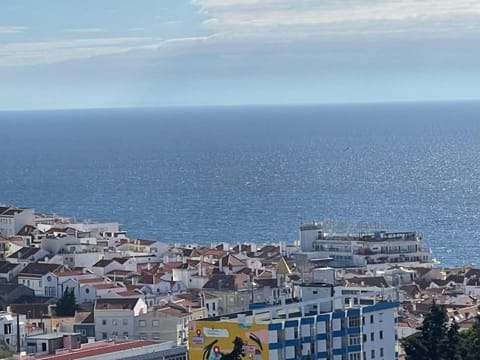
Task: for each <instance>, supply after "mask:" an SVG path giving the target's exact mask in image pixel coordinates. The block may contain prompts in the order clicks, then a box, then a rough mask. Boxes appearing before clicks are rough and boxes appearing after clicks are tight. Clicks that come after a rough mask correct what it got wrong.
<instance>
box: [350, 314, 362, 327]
mask: <svg viewBox="0 0 480 360" xmlns="http://www.w3.org/2000/svg"><path fill="white" fill-rule="evenodd" d="M359 326H360V316H352V317H349V318H348V327H351V328H352V327H359Z"/></svg>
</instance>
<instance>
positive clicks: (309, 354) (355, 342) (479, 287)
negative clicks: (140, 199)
mask: <svg viewBox="0 0 480 360" xmlns="http://www.w3.org/2000/svg"><path fill="white" fill-rule="evenodd" d="M299 230H300V231H299V237H298V239H295V240H293V241H291V242H280V243H278V244H273V243H272V244H265V245H260V244H256V243H236V244H229V243H219V244H212V245H210V246H205V245H193V244H167V243H163V242H160V241H156V240H147V239H138V238H135V237H131V236H129V234H128V233H127V231H125V230H122V229H120V225H119V223H117V222H93V221H82V222H78V221H76V220H75V219H74V218H70V217H63V216H57V215H55V214H41V213H35V211H34V209H31V208H18V207H14V206H6V205H0V308H1V312H0V342H1V351H2V352H3V353H5V354H7V355H5V356H2V357H8V356H11V357H16V358H22V359H23V358H25V359H27V358H28V359H31V360H34V359H49V360H50V359H51V360H54V359H58V360H60V359H93V358H97V357H98V356H102V357H105V359H145V360H150V359H169V360H181V359H187V358H190V359H202V360H206V359H208V360H210V359H221V358H222V355H224V354H226V353H227V352H228V353H229V354H231V355H232V357H231V358H235V357H234V356H235V354H242V355H243V356H247V358H248V359H283V360H289V359H332V360H344V359H347V360H359V359H377V360H378V359H385V360H392V359H401V358H402V357H403V350H402V348H401V346H400V343H399V340H400V339H402V338H406V337H408V336H410V335H412V334H414V333H416V332H418V328H419V327H420V326H421V324H422V321H423V318H424V316H425V314H426V313H427V312H428V311H429V309H430V308H431V306H432V304H433V303H436V304H440V305H444V306H445V307H446V309H447V312H448V316H449V317H450V318H451V319H455V321H456V322H457V323H458V324H459V326H460V327H461V328H469V327H471V326H472V324H473V323H474V322H475V319H476V317H477V314H478V298H479V295H480V270H479V269H476V268H474V267H473V266H462V267H457V268H448V269H447V268H442V267H441V266H439V264H438V263H436V262H435V261H434V260H433V259H432V257H431V252H430V250H429V249H428V248H427V247H426V246H425V245H424V243H423V239H422V237H421V236H420V235H419V234H417V233H415V232H387V231H385V230H382V229H379V228H376V229H374V230H370V229H368V227H367V226H365V227H353V230H352V229H349V230H348V231H344V232H339V231H336V230H335V229H333V228H332V227H331V225H330V224H327V223H326V222H312V223H308V224H302V225H300V229H299Z"/></svg>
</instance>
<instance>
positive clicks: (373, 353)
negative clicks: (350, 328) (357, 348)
mask: <svg viewBox="0 0 480 360" xmlns="http://www.w3.org/2000/svg"><path fill="white" fill-rule="evenodd" d="M371 358H372V359H375V350H372V356H371Z"/></svg>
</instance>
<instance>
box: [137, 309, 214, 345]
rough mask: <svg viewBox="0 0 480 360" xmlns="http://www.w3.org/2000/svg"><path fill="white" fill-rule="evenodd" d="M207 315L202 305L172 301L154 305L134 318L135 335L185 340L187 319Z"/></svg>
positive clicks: (181, 341)
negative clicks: (195, 305) (185, 304)
mask: <svg viewBox="0 0 480 360" xmlns="http://www.w3.org/2000/svg"><path fill="white" fill-rule="evenodd" d="M205 317H207V310H206V308H204V307H192V306H188V307H187V306H184V305H179V304H176V303H173V302H169V303H166V304H164V305H161V306H155V307H153V308H151V309H150V310H149V311H148V312H146V313H144V314H141V315H139V316H138V317H136V318H135V334H136V335H135V336H136V338H138V339H142V340H153V341H159V340H162V341H166V340H168V341H173V342H174V343H175V344H177V345H184V344H186V342H187V326H188V323H189V321H191V320H196V319H201V318H205Z"/></svg>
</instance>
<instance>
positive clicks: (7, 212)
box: [0, 208, 23, 216]
mask: <svg viewBox="0 0 480 360" xmlns="http://www.w3.org/2000/svg"><path fill="white" fill-rule="evenodd" d="M21 212H23V209H14V208H7V210H4V211H3V212H2V213H1V214H0V215H7V216H12V215H15V214H19V213H21Z"/></svg>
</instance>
